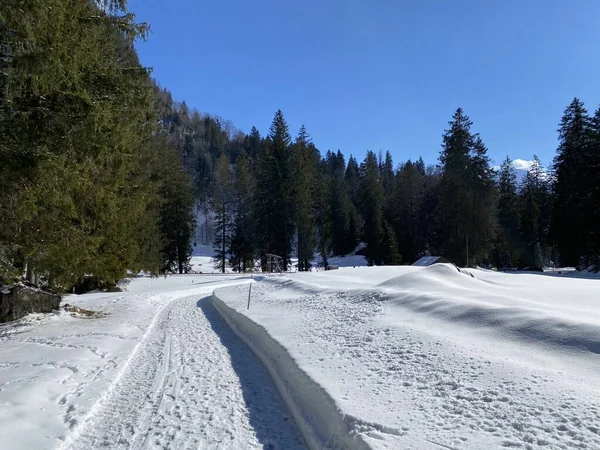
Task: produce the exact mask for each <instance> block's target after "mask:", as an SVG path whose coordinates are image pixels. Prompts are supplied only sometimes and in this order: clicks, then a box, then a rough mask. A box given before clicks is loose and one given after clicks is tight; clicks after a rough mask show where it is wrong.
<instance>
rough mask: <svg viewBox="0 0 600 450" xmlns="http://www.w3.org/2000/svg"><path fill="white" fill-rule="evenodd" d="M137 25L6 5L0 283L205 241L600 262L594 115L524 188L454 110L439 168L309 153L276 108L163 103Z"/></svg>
mask: <svg viewBox="0 0 600 450" xmlns="http://www.w3.org/2000/svg"><path fill="white" fill-rule="evenodd" d="M147 32H148V26H147V25H146V24H143V23H137V22H136V21H135V17H134V16H133V15H132V14H130V13H129V12H128V11H127V8H126V4H125V1H123V0H115V1H110V2H108V3H106V4H102V5H99V4H97V3H96V2H90V1H87V0H69V1H67V0H43V1H36V2H20V1H14V0H8V1H5V2H3V3H2V6H1V7H0V284H2V283H4V284H9V283H11V282H13V281H14V280H15V279H18V278H19V277H21V276H23V274H25V276H26V278H27V280H28V281H30V282H32V283H34V284H39V285H44V286H47V287H49V288H51V289H55V290H63V291H64V290H68V291H70V290H71V289H72V288H73V287H75V286H76V285H78V284H79V283H81V282H82V280H83V279H84V278H85V277H88V276H93V277H94V279H95V280H96V281H97V283H98V284H99V285H102V286H105V287H110V286H113V285H115V283H116V282H117V281H118V280H119V279H121V278H123V277H125V276H126V275H127V273H128V271H129V272H134V273H137V272H140V271H145V272H147V273H150V274H153V275H160V274H164V273H167V272H179V273H182V272H184V271H185V270H186V265H187V261H188V259H189V257H190V255H191V252H192V247H193V245H194V244H200V242H197V240H198V239H205V240H206V241H205V242H202V243H203V244H205V245H210V246H213V247H214V249H215V252H216V256H215V267H216V268H217V269H218V270H223V271H224V270H225V269H226V268H231V269H234V270H235V271H240V272H246V271H248V270H254V269H255V268H256V267H257V266H260V264H261V263H262V265H263V267H264V264H265V263H266V254H267V253H273V254H276V255H280V256H282V258H283V266H284V267H283V269H284V270H291V269H292V266H293V269H294V270H296V269H297V270H299V271H306V270H310V269H311V267H313V266H314V265H315V262H314V261H316V260H319V261H322V263H321V264H323V265H325V266H327V264H328V258H331V257H333V256H340V255H347V254H349V253H352V252H355V251H356V250H357V248H358V249H359V250H358V251H359V252H363V254H364V256H365V257H366V259H367V261H368V264H369V265H397V264H412V263H413V262H414V261H415V260H417V259H418V258H419V257H421V256H423V255H441V256H443V257H445V258H447V259H448V260H450V261H452V262H454V263H455V264H457V265H460V266H464V265H468V266H471V265H489V266H491V267H497V268H504V267H522V268H524V267H544V266H548V265H552V264H553V265H555V266H556V267H565V266H581V265H584V266H589V265H593V264H596V263H598V258H599V256H600V217H599V215H600V109H598V110H596V111H588V110H587V109H586V107H585V106H584V103H583V102H582V101H581V100H579V99H577V98H575V99H574V100H573V101H572V102H571V103H570V104H569V105H567V106H566V108H565V110H564V114H563V116H562V118H561V117H557V123H558V132H557V148H556V156H555V158H554V160H553V161H540V160H539V159H538V158H537V157H536V156H535V155H530V156H531V157H532V158H533V161H534V163H533V165H532V166H531V168H530V169H529V170H528V171H527V174H526V176H524V177H522V179H520V180H518V178H517V175H516V173H515V170H514V169H513V165H512V161H511V160H510V158H508V157H507V158H506V159H505V160H504V161H501V162H495V161H491V160H490V157H489V156H488V148H487V147H486V144H485V136H480V135H479V134H478V133H477V118H476V117H474V118H473V121H472V119H471V118H470V117H469V116H468V112H467V111H463V110H462V109H461V108H457V109H456V110H455V111H448V119H449V121H448V124H447V126H446V127H445V129H443V128H441V129H440V152H439V158H438V160H437V161H428V162H427V163H426V162H425V161H424V160H423V159H421V158H420V159H418V160H415V161H411V160H405V161H403V160H396V161H395V160H393V159H392V153H391V152H390V151H385V150H384V151H381V150H379V149H371V150H370V149H365V153H364V154H361V155H349V154H344V152H343V149H340V150H338V149H319V148H317V147H316V146H315V144H314V143H313V140H312V139H311V135H310V130H307V129H306V128H305V127H304V126H303V127H301V128H300V129H299V130H290V129H289V127H288V125H287V122H286V119H285V117H284V113H283V112H282V111H281V110H279V111H275V112H274V116H273V121H272V124H271V126H270V128H269V129H268V130H263V131H262V132H261V131H259V130H258V128H256V127H253V128H252V129H251V130H245V131H241V130H238V129H236V128H235V127H234V126H233V125H232V124H231V123H230V122H228V121H226V120H224V119H222V118H219V117H215V116H211V115H209V114H203V113H200V112H198V111H197V110H196V109H193V108H189V107H188V106H187V104H186V102H185V101H184V100H185V99H177V100H175V99H173V98H172V95H171V93H170V92H169V90H168V89H167V88H164V87H161V86H159V85H158V83H157V82H156V81H154V80H153V78H152V72H151V69H150V68H147V67H143V66H142V65H141V64H140V61H139V59H138V56H137V54H136V51H135V47H134V44H135V42H136V41H137V40H139V39H144V38H145V37H146V34H147ZM574 94H575V93H574ZM588 100H589V101H592V102H594V101H598V100H600V99H588ZM457 106H459V105H457ZM394 151H395V152H396V153H395V154H402V149H394ZM199 218H200V219H199ZM199 229H203V230H204V231H205V235H204V237H201V236H202V234H201V233H199V232H198V230H199ZM360 244H364V245H360ZM292 258H293V259H294V263H293V264H292ZM296 260H297V263H296Z"/></svg>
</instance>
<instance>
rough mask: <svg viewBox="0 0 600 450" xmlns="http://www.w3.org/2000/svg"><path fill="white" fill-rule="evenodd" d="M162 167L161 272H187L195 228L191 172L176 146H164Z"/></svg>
mask: <svg viewBox="0 0 600 450" xmlns="http://www.w3.org/2000/svg"><path fill="white" fill-rule="evenodd" d="M161 156H163V157H164V159H162V160H161V169H160V172H159V173H157V177H160V179H161V180H162V185H161V189H160V198H161V205H160V218H161V219H160V220H161V221H160V223H161V233H162V237H163V240H164V247H163V252H162V271H163V272H166V271H177V272H178V273H184V272H185V270H186V266H187V262H188V260H189V258H190V256H191V253H192V247H191V245H190V244H191V242H192V238H193V235H194V229H195V225H196V224H195V217H194V214H193V212H194V209H193V208H194V202H195V199H194V195H193V192H194V191H193V188H192V181H191V179H190V176H189V174H187V173H186V172H184V171H183V170H182V167H181V160H180V159H179V156H178V155H177V154H176V153H175V151H174V150H173V149H163V150H162V152H161Z"/></svg>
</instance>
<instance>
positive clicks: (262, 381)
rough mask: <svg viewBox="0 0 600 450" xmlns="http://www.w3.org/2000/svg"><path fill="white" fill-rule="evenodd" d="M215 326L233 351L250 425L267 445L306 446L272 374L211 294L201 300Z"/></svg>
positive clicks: (272, 447) (276, 448) (276, 447)
mask: <svg viewBox="0 0 600 450" xmlns="http://www.w3.org/2000/svg"><path fill="white" fill-rule="evenodd" d="M197 305H198V308H200V309H201V310H202V312H203V313H204V315H205V316H206V319H207V320H208V322H209V323H210V326H211V328H212V330H213V331H214V332H215V334H216V335H217V336H218V337H219V339H220V340H221V343H222V344H223V346H224V347H225V348H227V350H228V351H229V356H230V357H231V365H232V367H233V369H234V370H235V372H236V374H237V375H238V377H239V380H240V385H241V388H242V394H243V397H244V402H245V404H246V408H247V410H248V413H249V419H250V425H252V427H253V428H254V431H255V432H256V437H257V438H258V440H259V442H260V443H261V444H262V446H263V448H264V449H268V450H279V449H281V450H283V449H286V450H287V449H290V450H295V449H298V450H299V449H305V448H306V446H305V445H304V442H303V440H302V438H301V437H300V434H299V432H298V431H297V428H296V426H295V424H294V422H293V419H292V418H291V416H290V415H289V413H288V411H287V409H286V408H285V405H284V403H283V401H282V400H281V398H280V396H279V394H278V392H277V390H276V388H275V386H274V385H273V382H272V381H271V378H270V377H269V374H268V373H267V371H266V370H265V368H264V367H263V365H262V363H261V362H260V361H259V360H258V359H257V358H256V356H254V354H253V353H252V351H251V350H250V349H249V348H248V346H246V344H244V343H243V342H242V341H241V340H240V339H239V338H238V337H237V336H236V335H235V334H234V333H233V331H232V330H231V329H230V328H229V326H228V325H227V324H226V323H225V321H224V320H223V318H222V317H221V316H220V315H219V313H218V312H217V310H216V309H215V308H214V306H213V305H212V300H211V297H205V298H202V299H200V300H199V301H198V303H197Z"/></svg>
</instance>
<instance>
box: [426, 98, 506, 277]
mask: <svg viewBox="0 0 600 450" xmlns="http://www.w3.org/2000/svg"><path fill="white" fill-rule="evenodd" d="M471 125H472V122H471V121H470V120H469V117H468V116H466V115H465V114H464V113H463V111H462V109H460V108H459V109H457V110H456V112H455V113H454V115H453V117H452V121H451V122H450V128H449V129H448V130H446V133H445V134H444V143H443V150H442V152H441V153H440V164H441V167H442V179H441V182H440V186H439V195H440V198H439V204H438V227H439V230H440V237H441V242H440V244H441V247H440V249H441V253H442V254H443V255H444V256H445V257H446V258H448V259H450V260H451V261H454V262H456V263H458V264H460V263H462V262H463V261H464V262H467V252H468V257H469V261H468V264H469V265H470V264H471V263H472V261H474V260H476V261H478V262H483V261H486V260H487V259H488V256H489V252H490V249H491V245H492V239H493V233H494V207H495V199H494V183H493V177H492V171H491V168H490V164H489V159H488V157H487V149H486V148H485V146H484V145H483V142H482V141H481V139H480V138H479V136H478V135H477V134H472V133H471Z"/></svg>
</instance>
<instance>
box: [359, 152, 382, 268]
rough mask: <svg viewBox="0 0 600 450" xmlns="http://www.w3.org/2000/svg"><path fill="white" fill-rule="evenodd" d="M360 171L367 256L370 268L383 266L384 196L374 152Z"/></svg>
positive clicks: (367, 157)
mask: <svg viewBox="0 0 600 450" xmlns="http://www.w3.org/2000/svg"><path fill="white" fill-rule="evenodd" d="M360 171H361V180H360V181H361V183H360V201H361V209H362V215H363V220H364V228H363V239H364V242H365V243H366V244H367V248H366V255H365V256H366V257H367V262H368V264H369V265H370V266H372V265H381V264H382V262H383V252H382V244H383V238H384V230H383V201H384V196H383V195H384V194H383V188H382V187H381V180H380V178H379V167H378V164H377V157H376V156H375V153H373V152H372V151H369V152H367V156H366V158H365V160H364V162H363V163H362V164H361V167H360Z"/></svg>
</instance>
